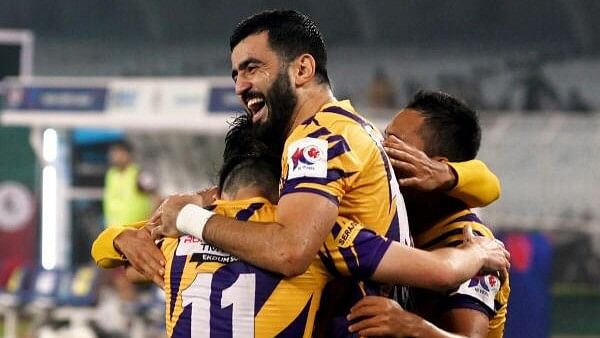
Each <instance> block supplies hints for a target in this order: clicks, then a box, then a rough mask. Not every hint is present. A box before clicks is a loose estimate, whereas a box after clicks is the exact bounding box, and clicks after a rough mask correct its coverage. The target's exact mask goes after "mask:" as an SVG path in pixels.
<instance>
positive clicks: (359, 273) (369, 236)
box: [351, 229, 392, 280]
mask: <svg viewBox="0 0 600 338" xmlns="http://www.w3.org/2000/svg"><path fill="white" fill-rule="evenodd" d="M391 244H392V241H390V240H385V239H384V238H383V237H381V236H378V235H377V234H375V233H374V232H372V231H370V230H367V229H362V230H361V231H360V232H359V233H358V235H357V236H356V238H355V239H354V251H355V252H356V257H357V258H358V269H357V270H356V271H354V270H351V273H352V275H353V276H354V277H358V278H360V279H363V280H364V279H369V278H371V276H372V275H373V273H374V272H375V269H377V266H378V265H379V263H380V262H381V260H382V259H383V256H384V255H385V253H386V251H387V249H388V248H389V247H390V245H391Z"/></svg>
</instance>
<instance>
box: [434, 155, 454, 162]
mask: <svg viewBox="0 0 600 338" xmlns="http://www.w3.org/2000/svg"><path fill="white" fill-rule="evenodd" d="M431 159H432V160H434V161H438V162H442V163H448V162H450V161H449V160H448V158H447V157H443V156H433V157H432V158H431Z"/></svg>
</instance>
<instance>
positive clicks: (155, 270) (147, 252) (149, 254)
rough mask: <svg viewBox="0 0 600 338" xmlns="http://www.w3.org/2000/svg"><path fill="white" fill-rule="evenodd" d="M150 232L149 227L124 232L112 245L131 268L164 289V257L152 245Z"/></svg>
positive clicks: (154, 245)
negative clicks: (125, 258)
mask: <svg viewBox="0 0 600 338" xmlns="http://www.w3.org/2000/svg"><path fill="white" fill-rule="evenodd" d="M150 231H151V229H150V228H149V227H143V228H141V229H127V230H124V231H123V232H122V233H120V234H119V236H117V237H116V238H115V239H114V241H113V245H114V247H115V248H116V249H117V250H118V251H119V252H121V254H123V255H124V256H125V257H127V260H128V261H129V264H131V266H132V267H133V268H135V269H136V270H137V271H139V272H141V273H142V274H143V275H144V276H146V278H148V279H149V280H151V281H152V282H154V283H156V284H157V285H158V286H160V287H164V278H163V276H164V274H165V257H164V255H163V253H162V251H160V249H159V248H158V247H157V246H156V244H154V240H152V237H151V235H150Z"/></svg>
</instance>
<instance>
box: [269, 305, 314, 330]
mask: <svg viewBox="0 0 600 338" xmlns="http://www.w3.org/2000/svg"><path fill="white" fill-rule="evenodd" d="M311 303H312V296H310V298H309V299H308V302H306V304H305V305H304V308H303V309H302V311H301V312H300V314H299V315H298V316H297V317H296V318H295V319H294V321H293V322H291V323H290V325H288V326H287V327H286V328H285V329H283V331H281V332H279V333H278V334H277V338H295V337H303V336H304V333H305V331H306V322H307V320H308V311H309V310H310V304H311ZM311 329H312V327H311Z"/></svg>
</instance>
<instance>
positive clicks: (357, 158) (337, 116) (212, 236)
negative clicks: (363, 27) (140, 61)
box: [155, 10, 410, 293]
mask: <svg viewBox="0 0 600 338" xmlns="http://www.w3.org/2000/svg"><path fill="white" fill-rule="evenodd" d="M230 48H231V65H232V77H233V80H234V82H235V89H236V93H237V95H238V96H239V97H240V98H241V101H242V103H243V104H244V106H245V108H246V109H247V111H248V112H249V113H250V114H251V116H252V120H253V123H254V127H255V129H256V130H257V132H258V133H259V134H262V135H265V134H269V135H270V136H271V138H272V140H273V141H272V146H274V147H275V148H276V149H281V148H283V150H282V154H281V166H282V177H281V186H280V199H279V203H278V207H277V211H276V218H275V221H274V222H268V223H254V222H244V221H239V220H234V219H230V218H227V217H224V216H222V215H216V214H214V213H213V212H210V211H207V210H205V209H203V208H201V207H199V206H197V205H195V204H193V203H192V202H191V201H189V200H188V199H189V198H186V197H184V196H183V197H175V198H170V199H168V200H167V201H166V203H165V204H164V205H163V214H162V218H161V223H162V224H161V225H160V226H159V227H157V228H156V229H155V234H156V235H157V236H170V237H178V236H180V234H181V233H188V234H191V235H194V236H195V237H197V238H201V239H203V240H205V241H206V242H208V243H210V244H211V245H214V246H216V247H220V248H222V249H223V250H225V251H227V252H230V253H232V254H233V255H235V256H237V257H240V258H241V259H243V260H244V261H247V262H249V263H251V264H254V265H256V266H259V267H261V268H264V269H267V270H269V271H273V272H276V273H280V274H283V275H284V276H288V277H291V276H296V275H299V274H302V273H303V272H304V271H306V269H307V268H308V266H309V265H310V263H311V262H312V260H313V259H314V257H315V256H316V255H317V253H318V251H319V248H320V247H321V245H322V244H323V242H324V241H325V238H326V237H327V235H328V234H329V233H330V232H331V230H332V226H333V225H334V224H336V221H338V220H339V219H341V218H344V219H348V220H350V221H353V222H356V223H360V224H364V225H365V226H366V227H367V228H369V229H371V230H373V231H374V232H375V233H377V234H379V235H384V236H385V237H387V238H389V239H392V240H395V241H399V242H402V243H405V244H409V242H410V234H409V230H408V222H407V219H406V213H405V208H404V203H403V201H402V195H401V194H400V191H399V188H398V184H397V180H396V178H395V176H394V172H393V170H392V169H391V165H390V163H389V160H388V159H387V156H386V155H385V152H384V150H383V146H382V143H381V142H382V141H383V137H382V135H381V134H379V132H377V131H376V128H374V127H373V126H372V124H371V123H369V122H368V121H367V120H365V119H364V118H363V117H361V116H360V115H359V114H358V113H357V112H356V111H355V110H354V108H353V107H352V105H351V103H350V102H349V101H338V100H337V99H336V98H335V97H334V95H333V93H332V91H331V87H330V84H329V77H328V75H327V67H326V63H327V56H326V51H325V44H324V42H323V39H322V37H321V34H320V33H319V31H318V28H317V26H316V25H315V24H314V22H312V21H311V20H310V19H309V18H308V17H306V16H305V15H303V14H301V13H298V12H296V11H289V10H276V11H265V12H261V13H258V14H256V15H253V16H251V17H249V18H247V19H246V20H244V21H242V22H241V23H240V24H239V25H238V26H237V28H236V29H235V31H234V32H233V34H232V36H231V39H230ZM249 229H251V231H249ZM365 292H369V291H365ZM372 292H377V293H378V288H374V289H373V290H372Z"/></svg>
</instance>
